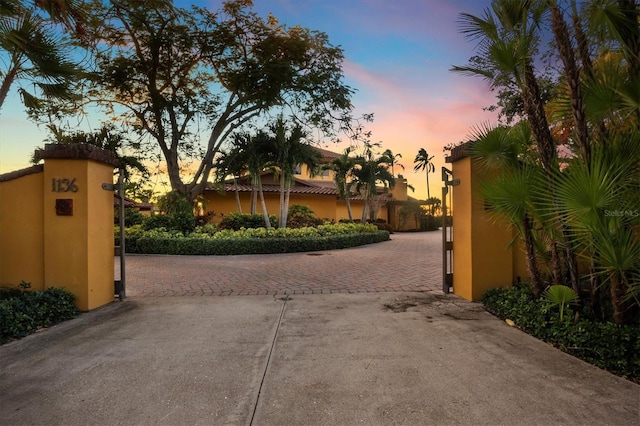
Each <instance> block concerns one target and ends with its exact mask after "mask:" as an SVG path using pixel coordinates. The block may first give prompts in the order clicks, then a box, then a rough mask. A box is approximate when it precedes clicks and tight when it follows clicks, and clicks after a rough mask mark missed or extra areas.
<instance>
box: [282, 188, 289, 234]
mask: <svg viewBox="0 0 640 426" xmlns="http://www.w3.org/2000/svg"><path fill="white" fill-rule="evenodd" d="M290 199H291V186H287V193H286V194H285V197H284V224H283V226H282V227H283V228H286V227H287V221H288V220H289V200H290Z"/></svg>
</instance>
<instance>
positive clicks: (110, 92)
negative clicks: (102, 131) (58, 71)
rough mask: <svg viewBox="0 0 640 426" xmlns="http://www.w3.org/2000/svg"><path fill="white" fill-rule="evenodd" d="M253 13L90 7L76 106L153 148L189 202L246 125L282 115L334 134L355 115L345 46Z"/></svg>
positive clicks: (162, 4)
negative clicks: (89, 59)
mask: <svg viewBox="0 0 640 426" xmlns="http://www.w3.org/2000/svg"><path fill="white" fill-rule="evenodd" d="M252 6H253V4H252V2H251V1H250V0H230V1H226V2H224V3H223V4H222V7H221V9H220V10H218V11H216V12H212V11H209V10H207V9H205V8H199V7H192V8H191V9H189V10H187V9H183V8H180V7H176V6H175V5H174V4H173V2H171V1H169V0H148V1H145V2H140V1H136V0H119V1H100V0H94V1H93V2H92V13H91V17H92V18H91V20H90V21H89V25H88V27H89V30H88V31H89V32H90V34H91V37H92V38H93V39H94V40H93V41H94V43H93V45H94V46H96V50H95V58H96V61H95V69H94V70H93V72H92V74H91V81H90V82H89V84H87V85H86V88H85V90H84V92H83V93H82V95H83V100H82V103H81V104H78V107H79V108H80V107H81V106H84V105H91V104H93V105H100V106H102V107H104V108H105V112H106V113H107V114H108V116H110V117H112V116H117V118H118V120H119V121H120V122H121V123H122V124H123V125H124V126H126V127H128V128H130V129H131V130H133V131H134V132H136V133H137V134H138V135H139V138H140V139H141V140H143V141H144V142H145V143H146V144H147V145H146V149H147V150H156V151H157V150H158V149H159V151H160V152H161V154H162V156H163V157H164V160H165V162H166V167H167V173H168V176H169V181H170V184H171V187H172V189H173V190H175V191H178V192H179V193H182V194H184V195H187V196H190V197H195V196H196V195H197V194H199V193H201V192H202V190H203V189H204V187H205V185H206V183H207V180H208V178H209V176H210V174H211V173H212V169H213V167H214V164H215V157H216V155H217V154H218V153H219V151H220V148H221V147H222V145H223V144H224V143H225V141H226V140H227V138H228V137H229V136H230V135H231V134H232V133H233V132H234V131H236V130H242V128H243V127H246V126H248V125H250V124H256V125H260V123H261V122H262V121H263V120H264V119H268V117H271V116H273V115H275V114H276V113H277V114H281V113H285V114H287V115H288V116H289V117H290V119H291V120H293V121H294V122H296V123H297V124H299V125H301V126H303V127H305V128H315V129H319V130H320V131H321V132H322V134H323V135H335V132H336V130H337V129H338V128H340V127H341V126H343V124H340V123H348V122H349V121H350V120H351V111H352V104H351V95H352V93H353V90H352V89H351V88H350V87H348V86H347V85H346V84H345V83H344V82H343V75H342V60H343V52H342V49H340V48H339V47H336V46H333V45H331V43H330V42H329V39H328V37H327V35H326V34H324V33H322V32H318V31H313V30H310V29H307V28H303V27H300V26H293V27H287V26H285V25H281V24H279V22H278V20H277V19H276V18H275V17H274V16H271V15H270V16H268V17H266V18H263V17H260V16H258V15H257V14H256V13H255V12H254V11H253V10H252ZM205 133H206V134H208V137H207V136H203V134H205Z"/></svg>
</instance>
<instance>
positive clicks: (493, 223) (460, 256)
mask: <svg viewBox="0 0 640 426" xmlns="http://www.w3.org/2000/svg"><path fill="white" fill-rule="evenodd" d="M458 148H461V150H462V149H464V146H463V147H458ZM458 148H456V149H458ZM461 150H459V151H458V152H457V156H454V155H452V157H453V158H452V159H451V162H452V163H453V165H452V174H453V179H460V184H459V185H457V186H455V187H453V196H452V198H453V292H454V293H455V294H457V295H459V296H461V297H463V298H465V299H467V300H479V299H480V298H481V297H482V294H483V293H484V292H485V291H486V290H488V289H490V288H496V287H501V286H505V285H510V284H511V283H512V282H513V276H514V275H513V259H514V258H513V252H512V248H511V247H510V242H511V241H512V238H513V233H512V230H511V228H510V226H509V224H508V223H506V222H503V221H500V220H498V219H496V218H495V217H494V216H492V215H490V214H489V212H488V211H487V206H486V205H485V203H484V200H483V199H482V197H481V196H480V194H479V186H480V182H481V180H482V177H483V176H482V171H481V169H480V168H479V166H478V164H477V162H476V161H474V160H473V159H472V158H470V157H468V156H466V155H464V154H461V153H460V151H461ZM452 154H456V153H455V152H452Z"/></svg>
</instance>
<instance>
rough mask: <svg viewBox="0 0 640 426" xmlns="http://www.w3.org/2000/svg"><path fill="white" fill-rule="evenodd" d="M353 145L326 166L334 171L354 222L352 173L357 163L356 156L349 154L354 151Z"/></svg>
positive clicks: (336, 181)
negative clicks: (351, 200) (351, 199)
mask: <svg viewBox="0 0 640 426" xmlns="http://www.w3.org/2000/svg"><path fill="white" fill-rule="evenodd" d="M352 149H353V148H352V147H348V148H346V149H345V150H344V151H343V153H342V155H340V157H338V158H334V159H333V160H331V162H330V163H329V164H328V165H327V166H326V167H327V169H329V170H332V171H333V181H334V182H335V184H336V188H338V197H340V198H342V199H344V200H345V203H346V204H347V213H348V214H349V221H350V222H353V214H352V212H351V202H350V198H351V182H350V179H351V175H352V172H353V169H354V167H355V165H356V160H355V158H352V157H350V156H349V154H351V151H352Z"/></svg>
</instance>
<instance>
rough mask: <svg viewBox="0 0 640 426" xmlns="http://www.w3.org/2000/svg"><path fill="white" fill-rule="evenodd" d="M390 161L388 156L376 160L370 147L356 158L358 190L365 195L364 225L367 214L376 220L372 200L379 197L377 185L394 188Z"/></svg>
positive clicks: (355, 169) (355, 171) (355, 173)
mask: <svg viewBox="0 0 640 426" xmlns="http://www.w3.org/2000/svg"><path fill="white" fill-rule="evenodd" d="M389 166H390V164H389V159H388V158H387V157H386V156H381V157H378V158H376V157H375V156H374V154H373V151H372V150H371V148H370V147H369V146H367V147H366V148H365V152H364V154H363V155H360V156H358V157H357V158H356V167H355V168H354V169H353V177H354V178H355V183H356V189H357V191H358V192H360V193H361V194H363V195H364V206H363V208H362V219H361V220H362V223H365V222H366V219H367V214H369V216H370V219H371V220H373V219H375V214H376V209H375V208H374V206H373V205H372V200H373V199H374V198H375V197H376V196H377V195H378V189H377V187H376V184H377V183H378V182H380V183H382V184H383V185H384V186H385V187H386V186H387V184H388V185H390V186H392V185H393V184H394V183H395V178H394V177H393V175H391V173H389Z"/></svg>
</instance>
